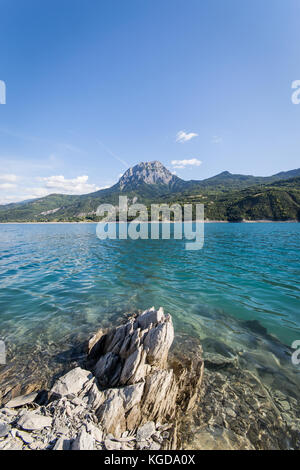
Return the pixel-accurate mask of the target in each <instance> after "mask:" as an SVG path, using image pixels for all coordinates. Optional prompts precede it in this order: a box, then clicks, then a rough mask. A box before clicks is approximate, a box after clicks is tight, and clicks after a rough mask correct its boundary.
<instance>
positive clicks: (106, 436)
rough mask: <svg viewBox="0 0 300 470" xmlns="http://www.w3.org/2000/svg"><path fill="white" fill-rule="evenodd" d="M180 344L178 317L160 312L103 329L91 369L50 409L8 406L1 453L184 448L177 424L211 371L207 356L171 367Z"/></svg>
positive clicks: (53, 398)
mask: <svg viewBox="0 0 300 470" xmlns="http://www.w3.org/2000/svg"><path fill="white" fill-rule="evenodd" d="M173 339H174V328H173V323H172V318H171V316H170V315H165V314H164V311H163V309H162V308H160V309H159V310H155V309H154V307H152V308H151V309H149V310H146V311H145V312H143V313H142V314H141V315H138V316H136V317H133V318H131V319H129V320H128V321H127V323H125V324H124V325H121V326H119V327H117V328H113V329H111V330H109V331H102V330H100V331H98V333H97V334H96V335H94V336H93V337H92V338H91V339H90V341H89V342H88V352H87V359H86V364H85V369H83V368H81V367H76V368H75V369H72V370H71V371H69V372H68V373H67V374H65V375H64V376H62V377H60V378H59V379H58V380H57V381H56V382H55V384H54V385H53V387H52V389H51V390H50V393H49V394H48V395H47V396H48V398H47V399H45V400H46V401H45V402H43V405H42V406H38V405H37V404H36V403H31V402H32V400H33V399H34V397H31V396H26V397H19V398H18V399H16V400H14V401H12V402H11V403H10V406H11V408H8V407H7V408H3V409H0V424H1V426H2V427H1V435H2V437H0V449H12V448H13V449H21V448H23V449H28V448H29V449H46V448H48V449H54V450H66V449H72V450H91V449H107V450H120V449H122V450H127V449H131V450H132V449H150V450H159V449H176V448H178V446H180V445H179V444H178V441H177V424H176V423H177V421H178V420H180V419H181V418H182V416H183V414H184V413H186V412H187V411H188V410H190V409H191V408H192V407H193V405H194V403H195V401H196V399H197V396H198V391H199V388H200V386H201V381H202V375H203V367H204V366H203V361H202V358H201V351H199V356H197V355H195V357H194V358H193V360H192V361H190V362H189V363H188V364H185V365H183V364H178V363H176V361H175V362H174V368H173V369H172V368H168V353H169V349H170V347H171V345H172V342H173ZM196 356H197V357H196ZM91 371H92V372H91ZM22 405H23V408H22ZM13 407H16V408H17V409H16V410H15V409H13ZM33 410H34V411H33ZM11 426H14V429H13V428H12V427H11Z"/></svg>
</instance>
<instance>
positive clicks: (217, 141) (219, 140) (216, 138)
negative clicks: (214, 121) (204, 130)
mask: <svg viewBox="0 0 300 470" xmlns="http://www.w3.org/2000/svg"><path fill="white" fill-rule="evenodd" d="M222 142H223V139H222V137H220V136H219V135H214V136H213V138H212V140H211V143H212V144H221V143H222Z"/></svg>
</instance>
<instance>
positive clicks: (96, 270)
mask: <svg viewBox="0 0 300 470" xmlns="http://www.w3.org/2000/svg"><path fill="white" fill-rule="evenodd" d="M184 247H185V241H184V240H99V239H98V238H97V236H96V225H95V224H24V225H23V224H7V225H1V226H0V253H1V258H0V289H1V290H0V339H3V340H4V341H5V344H6V347H7V351H8V365H7V366H6V368H7V367H9V366H10V365H11V367H12V371H15V372H14V373H15V375H16V374H17V373H18V374H21V375H22V377H24V376H26V374H27V375H29V374H30V373H32V371H35V373H43V372H41V371H40V369H43V371H45V370H47V368H48V367H49V369H48V371H49V370H50V369H51V364H52V363H53V362H55V363H56V364H59V365H60V366H61V367H68V361H70V360H73V356H72V354H71V353H70V351H71V350H72V345H74V344H75V343H76V342H78V341H81V340H84V339H86V338H87V337H88V336H89V335H90V334H91V333H93V332H94V331H95V330H96V329H97V328H98V327H100V326H111V325H112V324H116V323H117V322H118V321H119V320H120V318H122V316H123V315H124V314H127V313H133V312H137V311H138V310H143V309H146V308H148V307H151V306H152V305H154V306H155V307H160V306H162V307H164V309H165V311H166V312H167V313H170V314H171V315H172V316H173V320H174V327H175V334H176V338H177V341H179V342H180V339H181V338H182V337H185V338H190V339H191V343H192V342H193V341H200V342H201V344H202V346H203V349H204V350H209V351H219V350H220V348H221V349H222V348H223V347H224V348H225V349H226V348H227V350H228V351H233V352H235V353H238V354H244V353H246V356H245V358H247V360H246V359H245V361H244V363H245V365H244V367H249V369H252V370H254V371H257V370H260V368H261V367H262V366H263V365H264V366H265V364H266V361H267V363H268V362H269V365H270V367H272V370H273V373H274V370H275V372H276V370H277V369H278V373H279V372H280V374H282V373H284V374H285V373H290V374H293V376H295V377H296V378H299V366H298V367H297V366H294V365H292V364H291V344H292V342H293V341H294V340H298V339H300V312H299V306H300V289H299V274H300V272H299V248H300V225H299V224H297V223H249V224H246V223H240V224H222V223H210V224H205V243H204V247H203V249H201V250H199V251H188V250H185V249H184ZM188 344H189V342H186V341H185V342H184V345H185V349H187V350H186V351H185V352H186V353H188V348H189V346H188ZM222 345H223V346H222ZM60 351H65V352H66V354H65V355H63V354H62V355H60V353H59V352H60ZM254 353H255V354H254ZM0 367H1V366H0ZM2 367H3V366H2ZM276 368H277V369H276ZM287 371H288V372H287ZM48 373H49V372H48ZM21 375H19V376H18V377H19V380H20V376H21ZM283 383H284V381H283Z"/></svg>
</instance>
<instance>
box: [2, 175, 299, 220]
mask: <svg viewBox="0 0 300 470" xmlns="http://www.w3.org/2000/svg"><path fill="white" fill-rule="evenodd" d="M120 194H121V195H126V196H128V198H129V203H132V200H133V199H134V198H135V197H137V202H139V203H143V204H146V205H147V207H148V210H149V213H150V206H151V204H152V203H167V204H173V203H180V204H187V203H189V204H196V203H203V204H204V208H205V219H207V220H228V221H231V222H238V221H241V220H263V219H266V220H278V221H284V220H300V170H292V171H290V172H285V173H279V174H277V175H274V176H271V177H268V178H262V177H254V176H243V175H232V174H230V173H228V172H223V173H221V174H220V175H217V176H215V177H213V178H209V179H207V180H203V181H183V180H181V179H180V178H177V179H175V182H174V183H173V184H172V185H170V186H169V185H166V184H146V183H144V182H140V181H139V182H138V183H137V184H136V185H134V184H132V183H131V184H130V186H129V187H126V188H125V189H124V190H123V191H121V190H120V187H119V184H116V185H114V186H113V187H111V188H109V189H105V190H101V191H97V192H95V193H92V194H87V195H82V196H68V195H60V194H52V195H50V196H47V197H44V198H40V199H35V200H32V201H27V202H23V203H16V204H9V205H5V206H0V222H84V221H87V222H92V221H93V222H97V221H99V220H100V219H99V217H98V216H97V215H96V209H97V207H98V206H99V205H100V204H103V203H110V204H113V205H118V202H119V195H120Z"/></svg>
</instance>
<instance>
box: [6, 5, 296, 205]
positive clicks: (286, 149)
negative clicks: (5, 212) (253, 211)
mask: <svg viewBox="0 0 300 470" xmlns="http://www.w3.org/2000/svg"><path fill="white" fill-rule="evenodd" d="M0 12H1V18H2V21H1V29H0V41H1V42H0V44H1V60H0V80H3V81H5V83H6V88H7V96H6V104H5V105H0V164H1V169H0V203H5V202H11V201H18V200H22V199H27V198H31V197H37V196H43V195H45V194H49V193H51V192H65V193H86V192H91V191H93V190H96V189H98V188H102V187H105V186H109V185H111V184H113V183H115V182H116V181H117V180H118V178H119V175H120V174H121V173H122V172H124V170H126V168H127V167H128V166H132V165H134V164H136V163H138V162H140V161H148V160H160V161H161V162H162V163H164V164H165V165H166V166H167V167H168V168H169V169H171V170H172V171H176V174H177V175H178V176H180V177H182V178H183V179H192V178H193V179H202V178H206V177H208V176H212V175H214V174H217V173H219V172H221V171H224V170H228V171H231V172H233V173H246V174H256V175H269V174H272V173H276V172H279V171H282V170H288V169H292V168H297V167H299V166H300V165H299V147H300V132H299V125H300V106H296V105H294V104H292V101H291V95H292V90H291V84H292V82H293V81H294V80H297V79H300V62H299V44H300V28H299V17H300V2H299V0H243V1H241V0H205V1H204V0H126V1H125V0H105V1H104V0H86V1H83V0H59V1H57V0H51V1H50V0H44V1H43V2H41V1H40V0H0ZM172 162H173V163H172Z"/></svg>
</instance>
